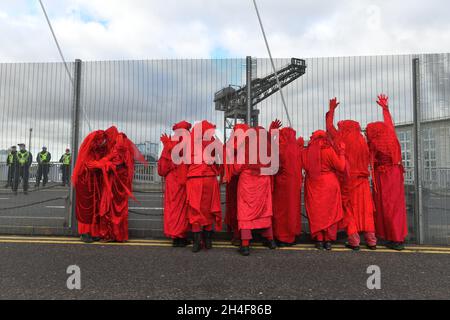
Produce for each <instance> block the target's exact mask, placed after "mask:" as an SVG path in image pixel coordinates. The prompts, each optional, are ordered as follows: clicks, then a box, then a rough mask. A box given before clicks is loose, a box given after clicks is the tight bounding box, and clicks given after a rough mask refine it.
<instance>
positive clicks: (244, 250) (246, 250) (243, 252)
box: [239, 246, 250, 257]
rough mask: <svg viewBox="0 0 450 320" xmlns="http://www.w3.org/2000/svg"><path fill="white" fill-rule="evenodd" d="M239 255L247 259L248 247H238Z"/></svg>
mask: <svg viewBox="0 0 450 320" xmlns="http://www.w3.org/2000/svg"><path fill="white" fill-rule="evenodd" d="M239 253H240V254H241V255H243V256H244V257H248V256H249V255H250V247H242V246H241V247H240V248H239Z"/></svg>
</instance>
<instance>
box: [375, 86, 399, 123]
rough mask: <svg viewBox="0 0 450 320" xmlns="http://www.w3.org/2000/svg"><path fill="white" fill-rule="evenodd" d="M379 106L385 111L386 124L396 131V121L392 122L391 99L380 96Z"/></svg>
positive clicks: (383, 95)
mask: <svg viewBox="0 0 450 320" xmlns="http://www.w3.org/2000/svg"><path fill="white" fill-rule="evenodd" d="M377 104H378V105H379V106H380V107H381V108H382V109H383V118H384V123H385V124H386V125H387V126H388V127H389V128H391V129H395V127H394V121H393V120H392V116H391V113H390V112H389V97H388V96H386V95H385V94H380V95H379V96H378V100H377Z"/></svg>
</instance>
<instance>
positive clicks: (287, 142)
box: [272, 128, 304, 244]
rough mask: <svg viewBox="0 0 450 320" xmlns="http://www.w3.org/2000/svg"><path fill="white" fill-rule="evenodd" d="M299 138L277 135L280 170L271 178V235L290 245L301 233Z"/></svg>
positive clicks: (283, 131)
mask: <svg viewBox="0 0 450 320" xmlns="http://www.w3.org/2000/svg"><path fill="white" fill-rule="evenodd" d="M303 144H304V141H303V138H299V140H298V141H297V140H296V131H295V130H294V129H292V128H283V129H281V130H280V131H279V155H280V158H279V159H280V160H279V163H280V167H279V170H278V173H277V174H276V175H275V177H274V190H273V219H272V222H273V235H274V238H275V239H276V240H278V241H279V242H283V243H290V244H291V243H294V242H295V237H296V236H298V235H300V233H301V193H302V180H303V176H302V152H303Z"/></svg>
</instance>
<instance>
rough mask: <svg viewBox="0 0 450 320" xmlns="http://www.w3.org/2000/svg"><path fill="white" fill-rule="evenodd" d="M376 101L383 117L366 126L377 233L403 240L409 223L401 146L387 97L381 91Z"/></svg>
mask: <svg viewBox="0 0 450 320" xmlns="http://www.w3.org/2000/svg"><path fill="white" fill-rule="evenodd" d="M377 103H378V104H379V105H380V106H381V107H382V109H383V117H384V121H383V122H374V123H370V124H369V125H367V129H366V135H367V140H368V143H369V150H370V156H371V162H372V169H373V171H372V179H373V182H374V192H373V198H374V202H375V210H376V212H375V227H376V234H377V236H378V237H380V238H382V239H385V240H388V241H393V242H397V243H402V242H404V240H405V238H406V235H407V233H408V227H407V220H406V201H405V189H404V176H403V174H404V169H403V165H402V154H401V148H400V143H399V141H398V138H397V134H396V132H395V127H394V122H393V120H392V117H391V114H390V112H389V107H388V98H387V97H386V96H384V95H380V96H379V100H378V101H377Z"/></svg>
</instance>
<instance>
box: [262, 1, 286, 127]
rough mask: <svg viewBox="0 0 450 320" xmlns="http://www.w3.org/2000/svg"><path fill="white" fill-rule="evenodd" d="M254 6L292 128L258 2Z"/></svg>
mask: <svg viewBox="0 0 450 320" xmlns="http://www.w3.org/2000/svg"><path fill="white" fill-rule="evenodd" d="M253 4H254V6H255V11H256V15H257V17H258V21H259V26H260V27H261V32H262V35H263V37H264V42H265V44H266V48H267V53H268V54H269V58H270V63H271V64H272V69H273V72H274V74H275V79H276V80H277V85H278V90H279V91H280V96H281V101H282V102H283V107H284V111H286V116H287V119H288V123H289V126H290V127H292V122H291V117H290V116H289V111H288V109H287V106H286V100H285V99H284V94H283V90H282V88H281V83H280V79H279V78H278V73H277V70H276V69H275V64H274V62H273V58H272V53H271V51H270V47H269V43H268V41H267V37H266V32H265V31H264V26H263V23H262V20H261V16H260V14H259V10H258V6H257V5H256V0H253Z"/></svg>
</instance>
